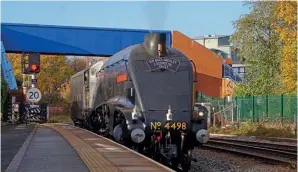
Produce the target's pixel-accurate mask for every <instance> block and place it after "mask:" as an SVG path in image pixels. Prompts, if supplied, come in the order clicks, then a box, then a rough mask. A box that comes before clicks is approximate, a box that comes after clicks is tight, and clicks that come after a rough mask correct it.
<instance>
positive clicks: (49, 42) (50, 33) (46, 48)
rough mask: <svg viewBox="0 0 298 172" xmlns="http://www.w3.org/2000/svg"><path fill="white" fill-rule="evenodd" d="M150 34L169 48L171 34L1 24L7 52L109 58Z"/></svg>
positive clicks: (118, 29) (138, 30) (115, 29)
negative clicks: (163, 39) (157, 35)
mask: <svg viewBox="0 0 298 172" xmlns="http://www.w3.org/2000/svg"><path fill="white" fill-rule="evenodd" d="M150 32H159V33H166V34H167V45H168V46H171V41H172V40H171V31H161V30H145V29H121V28H100V27H81V26H58V25H40V24H22V23H1V40H2V41H3V42H4V45H5V49H6V51H7V52H27V53H43V54H65V55H82V56H85V55H92V56H111V55H113V54H115V53H116V52H118V51H120V50H122V49H124V48H126V47H128V46H131V45H135V44H139V43H142V42H143V41H144V36H145V35H146V34H147V33H150Z"/></svg>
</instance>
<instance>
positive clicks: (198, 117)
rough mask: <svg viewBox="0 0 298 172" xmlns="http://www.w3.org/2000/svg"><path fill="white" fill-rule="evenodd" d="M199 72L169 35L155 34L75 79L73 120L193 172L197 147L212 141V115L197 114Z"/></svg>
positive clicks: (153, 156)
mask: <svg viewBox="0 0 298 172" xmlns="http://www.w3.org/2000/svg"><path fill="white" fill-rule="evenodd" d="M193 67H194V64H193V63H192V62H191V61H190V60H189V59H188V58H187V57H186V56H185V55H184V54H182V53H181V52H179V51H178V50H176V49H174V48H171V47H167V46H166V34H162V33H150V34H148V35H146V36H145V40H144V43H141V44H137V45H133V46H130V47H127V48H125V49H124V50H122V51H120V52H118V53H116V54H114V55H113V56H111V57H110V58H109V59H108V60H107V61H100V62H98V63H96V64H95V65H93V66H92V67H90V68H88V69H85V70H83V71H81V72H78V73H77V74H75V75H74V76H72V78H71V103H72V104H71V114H70V116H71V119H72V120H73V122H74V124H75V125H77V126H81V127H85V128H88V129H89V130H92V131H94V132H98V133H100V134H102V135H105V136H107V137H112V138H113V139H114V140H115V141H117V142H119V143H121V144H123V145H126V146H128V147H131V148H133V149H135V150H137V151H139V152H142V153H144V154H148V155H150V156H151V157H152V158H154V159H157V160H160V159H165V160H167V161H168V162H170V163H171V164H172V165H173V166H174V167H175V166H178V164H181V166H182V168H183V169H184V170H185V171H187V170H188V169H189V168H190V166H191V160H192V150H193V148H194V146H195V145H196V144H197V143H205V142H207V141H208V139H209V134H208V131H207V112H206V111H204V110H198V108H196V109H197V110H194V109H195V108H194V91H193V90H194V89H193V84H194V81H195V80H196V78H195V77H194V72H193Z"/></svg>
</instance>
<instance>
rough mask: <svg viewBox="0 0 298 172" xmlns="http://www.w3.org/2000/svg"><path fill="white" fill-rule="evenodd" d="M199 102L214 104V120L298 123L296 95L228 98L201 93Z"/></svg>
mask: <svg viewBox="0 0 298 172" xmlns="http://www.w3.org/2000/svg"><path fill="white" fill-rule="evenodd" d="M197 102H209V103H211V104H212V106H213V107H212V109H213V112H211V114H212V115H213V117H212V116H211V118H212V120H215V118H224V121H226V122H236V121H237V122H246V121H252V122H282V123H297V96H296V95H277V96H247V97H233V98H231V100H227V99H224V98H211V97H208V96H206V95H204V94H202V93H199V94H198V99H197ZM214 117H215V118H214ZM219 120H220V121H222V120H221V119H219Z"/></svg>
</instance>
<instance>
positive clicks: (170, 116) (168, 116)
mask: <svg viewBox="0 0 298 172" xmlns="http://www.w3.org/2000/svg"><path fill="white" fill-rule="evenodd" d="M166 117H167V121H172V120H173V114H172V110H171V106H169V109H168V113H167V114H166Z"/></svg>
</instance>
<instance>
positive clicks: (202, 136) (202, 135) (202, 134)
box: [196, 129, 210, 143]
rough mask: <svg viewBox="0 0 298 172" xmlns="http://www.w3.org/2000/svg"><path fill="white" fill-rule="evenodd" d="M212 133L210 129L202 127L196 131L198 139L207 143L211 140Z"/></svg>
mask: <svg viewBox="0 0 298 172" xmlns="http://www.w3.org/2000/svg"><path fill="white" fill-rule="evenodd" d="M209 138H210V135H209V132H208V130H205V129H201V130H199V131H198V132H197V133H196V139H197V141H198V142H200V143H207V142H208V141H209Z"/></svg>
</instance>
